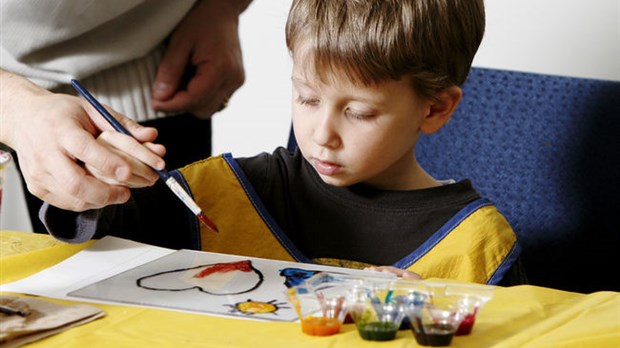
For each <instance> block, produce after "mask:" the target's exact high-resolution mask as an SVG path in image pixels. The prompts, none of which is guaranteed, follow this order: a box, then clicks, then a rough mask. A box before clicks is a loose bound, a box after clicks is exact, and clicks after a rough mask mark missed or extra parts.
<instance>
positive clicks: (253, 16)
mask: <svg viewBox="0 0 620 348" xmlns="http://www.w3.org/2000/svg"><path fill="white" fill-rule="evenodd" d="M290 3H291V0H254V2H253V3H252V5H250V7H249V8H248V10H247V11H246V12H245V13H244V14H243V16H242V19H241V28H240V31H241V39H242V47H243V53H244V60H245V65H246V83H245V85H244V86H243V87H241V88H240V89H239V90H238V91H237V93H235V95H234V96H233V98H232V99H231V101H230V104H229V106H228V108H227V109H226V110H224V111H223V112H221V113H219V114H218V115H216V117H215V118H214V121H213V122H214V137H213V145H214V153H221V152H232V153H233V154H234V155H235V156H250V155H254V154H256V153H258V152H260V151H272V150H273V149H274V148H275V147H276V146H280V145H285V144H286V140H287V138H288V130H289V127H290V93H291V92H290V70H291V62H290V58H289V56H288V53H287V51H286V46H285V43H284V24H285V21H286V15H287V12H288V9H289V6H290ZM486 10H487V29H486V34H485V38H484V40H483V43H482V46H481V47H480V50H479V52H478V54H477V56H476V59H475V60H474V65H475V66H479V67H491V68H500V69H508V70H519V71H528V72H539V73H548V74H556V75H566V76H576V77H590V78H599V79H609V80H616V81H620V0H544V1H541V0H487V1H486ZM13 186H15V185H12V186H11V187H7V188H5V204H3V208H2V210H3V211H2V217H1V218H0V228H8V229H18V230H23V229H27V227H21V226H24V225H25V224H23V223H19V221H23V220H24V219H25V218H24V217H25V215H24V211H23V209H20V208H21V204H20V203H19V202H20V201H19V192H18V189H17V188H16V187H13ZM6 216H11V217H12V219H10V221H9V219H6Z"/></svg>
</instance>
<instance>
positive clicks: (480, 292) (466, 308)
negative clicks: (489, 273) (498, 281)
mask: <svg viewBox="0 0 620 348" xmlns="http://www.w3.org/2000/svg"><path fill="white" fill-rule="evenodd" d="M494 289H495V288H494V287H493V286H488V285H473V284H472V285H458V284H450V285H447V286H446V289H445V295H446V296H457V297H458V300H457V302H458V306H459V308H461V312H462V314H463V316H464V317H463V321H461V324H460V325H459V327H458V329H457V330H456V333H455V334H456V335H457V336H461V335H469V334H470V333H471V331H472V329H473V328H474V323H475V322H476V315H477V314H478V312H479V311H480V309H481V308H482V306H484V304H485V303H487V302H488V301H490V300H491V299H492V298H493V291H494Z"/></svg>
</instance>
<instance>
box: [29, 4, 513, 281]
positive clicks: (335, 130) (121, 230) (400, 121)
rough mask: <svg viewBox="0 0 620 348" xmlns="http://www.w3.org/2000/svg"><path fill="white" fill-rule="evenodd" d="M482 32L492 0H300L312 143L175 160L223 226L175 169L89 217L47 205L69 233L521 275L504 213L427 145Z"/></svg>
mask: <svg viewBox="0 0 620 348" xmlns="http://www.w3.org/2000/svg"><path fill="white" fill-rule="evenodd" d="M483 32H484V8H483V1H482V0H469V1H450V0H407V1H403V0H398V1H396V0H390V1H371V0H359V1H352V0H351V1H333V0H295V1H293V5H292V8H291V11H290V14H289V18H288V21H287V25H286V40H287V45H288V48H289V50H290V52H291V55H292V58H293V72H292V81H293V128H294V132H295V135H296V139H297V141H298V144H299V149H298V150H296V151H295V152H294V153H290V152H288V151H287V150H285V149H277V150H276V151H275V152H274V153H273V154H260V155H258V156H256V157H252V158H239V159H234V158H232V157H231V156H230V155H224V156H220V157H212V158H209V159H206V160H203V161H201V162H197V163H194V164H192V165H190V166H187V167H185V168H182V169H180V170H179V171H175V172H174V175H176V176H177V178H178V179H179V180H180V181H181V182H182V183H184V184H186V185H187V187H188V189H189V190H190V191H191V193H192V195H193V196H194V197H195V199H196V201H197V202H198V204H199V205H200V206H201V207H202V208H203V211H205V213H206V214H207V215H208V216H209V217H210V218H212V219H213V220H214V221H215V223H216V224H217V226H218V228H219V230H220V232H219V233H217V234H215V233H211V232H209V231H208V230H206V228H202V229H200V226H199V224H198V222H197V220H196V218H195V217H194V216H193V215H192V214H191V212H189V211H188V210H187V209H186V208H185V207H184V206H183V205H182V204H181V203H179V202H178V201H177V200H176V199H175V198H174V197H173V195H172V194H171V193H170V192H168V190H167V188H165V186H163V185H162V184H161V183H159V184H157V185H155V186H154V187H152V188H146V189H136V190H133V193H132V199H131V200H130V202H129V203H127V204H125V205H120V206H109V207H106V208H104V209H101V210H95V211H86V212H84V213H82V214H78V215H77V216H76V215H75V213H69V212H63V211H59V210H56V209H55V208H53V207H46V208H44V209H43V210H42V214H41V217H42V219H43V220H44V222H45V223H46V226H47V227H48V230H50V231H51V233H52V235H54V236H55V237H57V238H59V239H63V240H65V241H69V242H80V241H84V240H87V239H90V238H92V237H93V236H94V237H97V236H101V235H104V234H115V235H118V236H121V237H127V238H132V239H136V240H140V241H143V242H147V243H152V244H157V245H164V246H166V247H171V248H194V249H202V250H205V251H213V252H222V253H232V254H240V255H247V256H253V257H265V258H274V259H283V260H296V261H302V262H318V263H322V264H330V265H339V266H344V267H354V268H371V269H377V270H385V271H391V272H395V273H396V274H398V275H400V276H408V277H415V276H416V275H420V276H421V277H424V278H428V277H438V278H452V279H458V280H462V281H472V282H479V283H489V284H500V283H501V284H515V283H520V282H522V281H523V280H524V279H523V278H522V277H521V276H520V275H521V273H520V269H519V263H518V254H519V247H518V244H517V241H516V237H515V234H514V232H513V231H512V229H511V228H510V226H509V224H508V223H507V222H506V220H505V219H504V218H503V217H502V216H501V214H500V213H499V212H498V211H497V210H496V209H495V207H493V206H492V205H491V204H490V203H489V202H488V201H486V200H484V199H482V198H481V197H480V196H479V194H478V193H477V192H476V191H475V190H474V189H473V188H472V186H471V183H470V182H469V181H467V180H464V181H461V182H454V181H440V180H436V179H434V178H433V177H431V176H430V175H429V174H428V173H426V172H425V171H424V169H423V168H422V167H421V166H420V164H418V163H417V161H416V159H415V153H414V149H415V144H416V143H417V141H418V139H419V138H420V136H421V135H422V134H431V133H433V132H435V131H437V130H439V129H440V128H441V127H442V126H443V125H444V124H445V123H446V122H447V121H448V120H449V119H450V116H451V115H452V113H453V111H454V109H455V108H456V106H457V105H458V103H459V101H460V98H461V89H460V88H459V87H458V86H459V85H461V84H462V83H463V82H464V81H465V78H466V76H467V74H468V71H469V68H470V65H471V61H472V59H473V56H474V54H475V52H476V50H477V49H478V46H479V44H480V41H481V39H482V35H483ZM123 137H124V136H122V135H119V134H117V133H107V132H104V133H102V134H101V136H100V141H101V142H102V143H106V144H108V145H109V146H111V147H113V148H114V147H115V148H117V149H118V151H119V152H121V153H123V152H125V153H131V154H132V156H133V157H131V156H128V160H129V161H131V163H132V164H133V166H134V167H135V169H136V171H135V172H136V173H145V172H149V170H148V168H146V167H145V165H144V164H142V162H144V163H146V164H148V165H151V166H155V165H157V160H158V157H157V156H156V155H161V149H158V148H157V147H156V146H151V145H149V149H151V151H153V152H152V153H148V151H146V150H145V149H146V147H144V148H142V149H143V151H142V152H141V153H138V152H136V151H134V150H132V148H131V147H130V145H135V144H131V141H130V140H128V139H125V138H123ZM128 144H130V145H128ZM138 159H139V160H138ZM94 175H96V173H94ZM136 177H137V179H136V181H135V182H134V184H135V185H136V186H143V185H144V184H145V182H144V177H140V175H139V174H137V175H136ZM502 280H503V281H502Z"/></svg>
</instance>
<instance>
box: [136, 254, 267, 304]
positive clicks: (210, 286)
mask: <svg viewBox="0 0 620 348" xmlns="http://www.w3.org/2000/svg"><path fill="white" fill-rule="evenodd" d="M262 282H263V274H262V273H261V272H260V271H259V270H258V269H256V268H254V266H253V265H252V261H250V260H242V261H235V262H225V263H215V264H210V265H199V266H195V267H191V268H183V269H176V270H172V271H165V272H159V273H156V274H152V275H148V276H145V277H141V278H139V279H138V280H137V281H136V283H137V285H138V286H139V287H141V288H144V289H148V290H156V291H186V290H192V289H197V290H199V291H201V292H204V293H207V294H211V295H218V296H223V295H239V294H244V293H247V292H250V291H252V290H254V289H256V288H258V287H259V286H260V285H261V283H262Z"/></svg>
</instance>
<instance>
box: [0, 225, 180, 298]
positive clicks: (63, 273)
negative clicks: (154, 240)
mask: <svg viewBox="0 0 620 348" xmlns="http://www.w3.org/2000/svg"><path fill="white" fill-rule="evenodd" d="M174 251H175V250H172V249H166V248H160V247H156V246H152V245H148V244H143V243H138V242H133V241H130V240H127V239H122V238H117V237H111V236H106V237H104V238H102V239H101V240H99V241H97V242H96V243H94V244H93V245H91V246H90V247H88V248H87V249H85V250H83V251H80V252H79V253H77V254H75V255H73V256H71V257H69V258H68V259H66V260H64V261H63V262H60V263H58V264H56V265H54V266H52V267H50V268H47V269H45V270H43V271H41V272H39V273H36V274H34V275H32V276H30V277H27V278H24V279H21V280H18V281H16V282H13V283H8V284H3V285H0V291H3V292H16V293H22V294H29V295H38V296H46V297H52V298H60V299H75V298H72V297H69V296H67V294H68V293H69V292H71V291H74V290H77V289H80V288H82V287H84V286H86V285H90V284H93V283H95V282H98V281H100V280H103V279H106V278H109V277H111V276H114V275H116V274H118V273H121V272H124V271H126V270H129V269H132V268H134V267H137V266H139V265H142V264H144V263H147V262H150V261H153V260H155V259H158V258H160V257H162V256H165V255H168V254H171V253H173V252H174Z"/></svg>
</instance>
